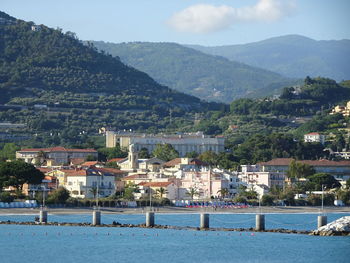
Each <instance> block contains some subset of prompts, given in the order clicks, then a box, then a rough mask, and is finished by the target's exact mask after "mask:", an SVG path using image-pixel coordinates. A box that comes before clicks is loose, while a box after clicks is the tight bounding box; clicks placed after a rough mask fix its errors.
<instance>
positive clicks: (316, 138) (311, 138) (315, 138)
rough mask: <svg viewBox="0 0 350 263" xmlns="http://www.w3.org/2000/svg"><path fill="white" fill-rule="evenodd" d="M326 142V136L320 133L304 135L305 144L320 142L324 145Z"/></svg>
mask: <svg viewBox="0 0 350 263" xmlns="http://www.w3.org/2000/svg"><path fill="white" fill-rule="evenodd" d="M325 141H326V136H325V135H322V134H319V133H318V132H311V133H308V134H305V135H304V142H319V143H321V144H324V143H325Z"/></svg>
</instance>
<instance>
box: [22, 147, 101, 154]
mask: <svg viewBox="0 0 350 263" xmlns="http://www.w3.org/2000/svg"><path fill="white" fill-rule="evenodd" d="M40 151H43V152H90V153H92V152H93V153H97V151H96V150H95V149H66V148H64V147H61V146H57V147H52V148H28V149H22V150H20V151H19V152H40Z"/></svg>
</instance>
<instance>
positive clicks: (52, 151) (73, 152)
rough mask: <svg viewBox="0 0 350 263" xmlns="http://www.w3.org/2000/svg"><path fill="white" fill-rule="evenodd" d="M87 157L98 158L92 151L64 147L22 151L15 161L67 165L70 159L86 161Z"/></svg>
mask: <svg viewBox="0 0 350 263" xmlns="http://www.w3.org/2000/svg"><path fill="white" fill-rule="evenodd" d="M88 156H91V157H93V158H96V159H97V157H98V153H97V151H96V150H94V149H66V148H64V147H52V148H34V149H22V150H20V151H17V152H16V159H17V160H24V161H25V162H26V163H32V164H38V163H39V164H44V163H46V164H47V165H48V164H50V165H48V166H55V165H67V164H69V163H70V160H72V159H86V158H87V157H88Z"/></svg>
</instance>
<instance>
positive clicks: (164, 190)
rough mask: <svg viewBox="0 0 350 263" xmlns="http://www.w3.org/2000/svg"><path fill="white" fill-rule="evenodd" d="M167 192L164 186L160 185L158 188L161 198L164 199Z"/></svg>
mask: <svg viewBox="0 0 350 263" xmlns="http://www.w3.org/2000/svg"><path fill="white" fill-rule="evenodd" d="M166 193H167V190H166V189H165V188H164V187H160V188H159V189H157V195H158V196H159V197H160V199H163V195H165V194H166Z"/></svg>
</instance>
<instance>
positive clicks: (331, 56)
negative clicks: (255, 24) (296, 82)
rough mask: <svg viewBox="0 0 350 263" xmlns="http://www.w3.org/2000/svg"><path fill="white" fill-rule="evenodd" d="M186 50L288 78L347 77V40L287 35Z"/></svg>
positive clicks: (349, 72) (349, 49) (349, 58)
mask: <svg viewBox="0 0 350 263" xmlns="http://www.w3.org/2000/svg"><path fill="white" fill-rule="evenodd" d="M189 47H191V48H194V49H197V50H200V51H202V52H205V53H207V54H211V55H217V56H223V57H225V58H228V59H230V60H232V61H239V62H242V63H246V64H247V65H251V66H255V67H261V68H264V69H267V70H271V71H274V72H278V73H280V74H282V75H283V76H288V77H291V78H304V77H305V76H313V77H318V76H324V77H328V78H332V79H335V80H337V81H341V80H344V79H349V78H350V62H349V61H350V40H347V39H344V40H330V41H324V40H322V41H316V40H313V39H310V38H307V37H303V36H299V35H287V36H281V37H275V38H270V39H267V40H264V41H260V42H255V43H248V44H242V45H228V46H215V47H204V46H189Z"/></svg>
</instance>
